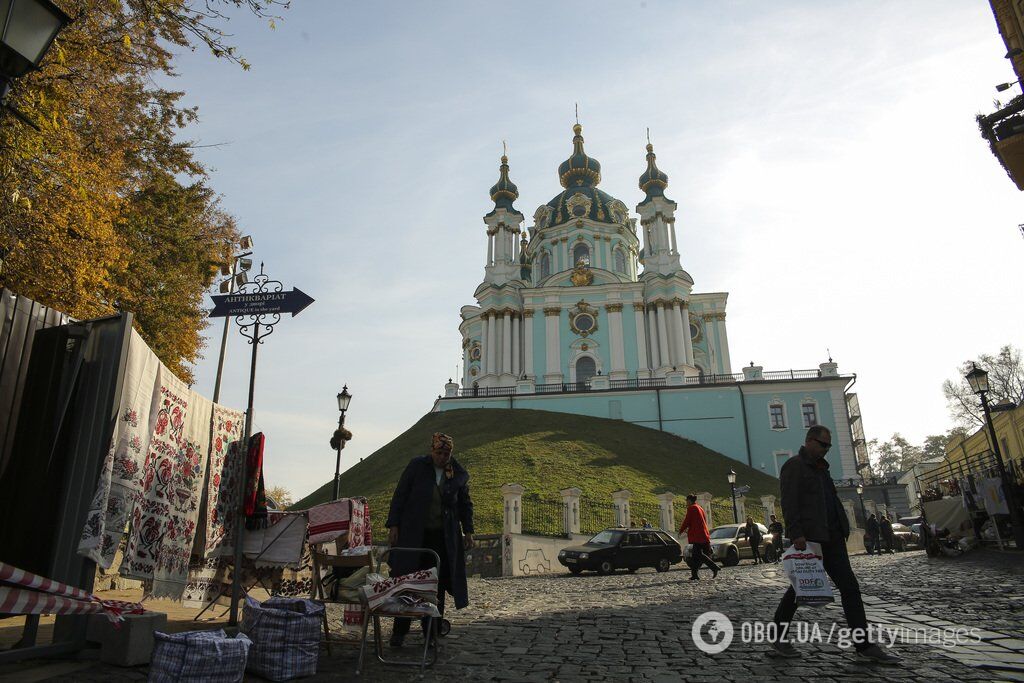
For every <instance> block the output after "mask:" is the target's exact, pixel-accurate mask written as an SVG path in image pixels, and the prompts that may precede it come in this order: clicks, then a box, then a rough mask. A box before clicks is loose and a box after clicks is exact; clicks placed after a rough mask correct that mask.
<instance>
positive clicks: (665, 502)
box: [658, 491, 676, 534]
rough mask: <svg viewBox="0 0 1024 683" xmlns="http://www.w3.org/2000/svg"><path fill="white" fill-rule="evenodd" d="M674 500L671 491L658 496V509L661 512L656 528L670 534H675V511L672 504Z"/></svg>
mask: <svg viewBox="0 0 1024 683" xmlns="http://www.w3.org/2000/svg"><path fill="white" fill-rule="evenodd" d="M675 498H676V496H675V494H674V493H672V492H671V491H666V492H665V493H659V494H658V508H659V509H660V510H661V519H660V520H659V524H658V526H660V527H661V528H662V529H664V530H665V531H667V532H669V533H670V534H674V533H675V532H676V509H675V506H674V505H673V504H672V501H674V500H675Z"/></svg>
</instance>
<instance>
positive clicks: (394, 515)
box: [386, 432, 473, 647]
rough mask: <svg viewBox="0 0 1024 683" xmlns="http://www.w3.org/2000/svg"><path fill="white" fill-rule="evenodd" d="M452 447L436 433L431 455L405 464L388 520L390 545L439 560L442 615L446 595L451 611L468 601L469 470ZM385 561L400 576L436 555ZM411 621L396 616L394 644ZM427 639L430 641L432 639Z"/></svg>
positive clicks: (398, 643) (470, 544)
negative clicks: (426, 550)
mask: <svg viewBox="0 0 1024 683" xmlns="http://www.w3.org/2000/svg"><path fill="white" fill-rule="evenodd" d="M452 447H453V442H452V438H451V437H450V436H448V435H447V434H442V433H441V432H437V433H435V434H434V436H433V439H432V442H431V448H430V455H424V456H420V457H418V458H413V459H412V460H411V461H410V462H409V464H408V465H407V466H406V468H405V471H404V472H402V478H401V479H400V480H399V482H398V486H397V487H396V488H395V493H394V495H392V497H391V509H390V511H389V512H388V521H387V523H386V526H387V527H388V544H389V545H390V546H391V547H392V548H395V547H403V548H430V549H431V550H433V551H434V552H436V553H437V554H438V556H439V557H440V558H441V566H440V567H438V572H437V579H438V580H437V608H438V610H439V611H440V612H441V616H444V597H445V593H451V595H452V597H453V598H455V609H462V608H463V607H465V606H466V605H468V604H469V594H468V590H467V586H466V558H465V551H466V550H468V549H470V548H472V547H473V501H472V499H470V497H469V474H468V473H467V472H466V470H465V469H463V467H462V465H460V464H459V463H458V462H456V461H455V459H454V458H453V457H452ZM460 527H461V533H460V529H459V528H460ZM388 562H389V563H390V565H391V576H401V575H403V574H408V573H409V572H413V571H416V570H417V569H425V568H429V567H433V566H434V557H433V555H425V554H420V555H417V554H416V553H411V552H395V553H393V554H392V555H391V556H390V557H389V558H388ZM425 623H426V620H424V624H425ZM409 625H410V620H409V619H406V618H397V619H395V627H394V630H393V631H392V634H391V646H392V647H401V646H402V642H403V641H404V639H405V635H406V634H407V633H408V632H409ZM430 642H431V643H433V642H434V640H433V638H431V640H430Z"/></svg>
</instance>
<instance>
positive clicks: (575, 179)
mask: <svg viewBox="0 0 1024 683" xmlns="http://www.w3.org/2000/svg"><path fill="white" fill-rule="evenodd" d="M572 132H573V138H572V156H571V157H569V158H568V159H566V160H565V161H563V162H562V165H561V166H559V167H558V181H559V182H560V183H562V187H564V188H570V187H577V186H580V185H586V186H589V187H595V186H597V184H598V183H600V182H601V163H600V162H599V161H598V160H597V159H591V158H590V157H588V156H587V153H586V152H585V151H583V126H581V125H580V124H579V123H577V124H576V125H575V126H573V127H572Z"/></svg>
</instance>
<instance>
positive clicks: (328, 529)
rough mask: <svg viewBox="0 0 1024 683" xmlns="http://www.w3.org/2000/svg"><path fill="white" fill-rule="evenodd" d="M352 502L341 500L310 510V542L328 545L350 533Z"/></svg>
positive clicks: (346, 499) (345, 499)
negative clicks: (329, 542) (327, 543)
mask: <svg viewBox="0 0 1024 683" xmlns="http://www.w3.org/2000/svg"><path fill="white" fill-rule="evenodd" d="M351 510H352V501H351V500H349V499H348V498H339V499H338V500H332V501H331V502H330V503H324V504H323V505H316V506H314V507H311V508H310V509H309V542H310V543H326V542H328V541H333V540H334V539H336V538H338V536H341V534H343V533H345V532H346V531H348V527H349V522H350V519H351Z"/></svg>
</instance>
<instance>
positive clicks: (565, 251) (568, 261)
mask: <svg viewBox="0 0 1024 683" xmlns="http://www.w3.org/2000/svg"><path fill="white" fill-rule="evenodd" d="M562 257H563V258H562V263H564V264H565V267H564V270H572V269H573V268H574V267H575V266H576V264H575V263H573V262H572V249H570V248H569V240H567V239H565V238H564V237H563V238H562Z"/></svg>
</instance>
